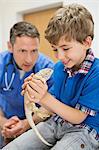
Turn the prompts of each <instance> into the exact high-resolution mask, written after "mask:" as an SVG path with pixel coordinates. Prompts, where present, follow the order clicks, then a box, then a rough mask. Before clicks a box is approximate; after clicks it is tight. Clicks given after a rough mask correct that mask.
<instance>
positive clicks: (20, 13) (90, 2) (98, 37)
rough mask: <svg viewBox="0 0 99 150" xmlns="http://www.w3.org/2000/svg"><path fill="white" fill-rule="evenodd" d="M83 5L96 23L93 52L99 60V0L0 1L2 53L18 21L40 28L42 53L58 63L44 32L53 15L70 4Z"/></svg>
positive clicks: (0, 44)
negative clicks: (11, 30)
mask: <svg viewBox="0 0 99 150" xmlns="http://www.w3.org/2000/svg"><path fill="white" fill-rule="evenodd" d="M75 2H76V3H79V4H83V5H84V6H85V7H86V8H88V9H89V11H90V12H91V13H92V16H93V19H94V22H95V37H94V40H93V45H92V48H93V51H94V53H95V56H96V57H98V58H99V46H98V42H99V19H98V18H99V1H98V0H0V51H2V50H6V49H7V41H8V40H9V30H10V28H11V27H12V26H13V24H14V23H16V22H18V21H23V20H25V21H28V22H31V23H32V24H34V25H36V27H37V28H38V30H39V32H40V35H41V39H40V51H41V52H43V53H45V54H46V55H48V56H49V57H51V58H52V59H53V60H54V61H56V59H55V57H54V55H53V51H52V49H51V47H50V44H49V43H48V42H47V41H46V40H45V39H44V30H45V28H46V26H47V24H48V21H49V19H50V18H51V16H52V15H53V13H54V12H55V11H56V10H57V9H58V8H61V7H63V6H65V5H66V4H68V3H75Z"/></svg>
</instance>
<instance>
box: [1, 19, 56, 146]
mask: <svg viewBox="0 0 99 150" xmlns="http://www.w3.org/2000/svg"><path fill="white" fill-rule="evenodd" d="M39 42H40V34H39V32H38V30H37V28H36V27H35V26H34V25H32V24H30V23H27V22H18V23H16V24H15V25H14V26H13V27H12V28H11V30H10V41H9V42H8V49H9V51H5V52H2V53H0V68H1V69H0V133H1V136H0V148H2V146H3V145H5V144H6V143H8V141H9V139H11V140H12V139H13V138H15V137H16V136H19V135H20V134H22V133H23V132H25V131H26V130H28V129H29V128H30V126H29V124H28V121H27V119H26V117H25V111H24V97H23V96H21V90H22V88H21V86H22V84H23V82H24V79H25V78H26V77H28V76H29V75H30V74H31V73H34V74H35V73H36V72H38V71H39V70H41V69H43V68H53V67H54V63H53V62H52V61H51V60H50V59H49V58H47V57H45V56H44V55H43V54H41V53H39V52H38V49H39ZM47 83H48V87H49V88H50V87H51V86H52V83H53V81H52V78H51V79H50V80H49V81H48V82H47ZM40 109H42V108H40ZM33 119H34V121H35V123H36V124H37V123H38V122H39V121H40V118H38V117H37V116H35V115H34V116H33ZM4 141H6V142H4Z"/></svg>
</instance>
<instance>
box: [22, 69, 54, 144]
mask: <svg viewBox="0 0 99 150" xmlns="http://www.w3.org/2000/svg"><path fill="white" fill-rule="evenodd" d="M52 73H53V70H52V69H50V68H46V69H42V70H40V71H39V72H38V73H36V74H35V75H34V76H35V77H37V78H39V79H40V80H42V79H43V82H46V81H47V80H48V79H49V78H50V77H51V75H52ZM26 101H29V100H28V93H27V91H26V92H25V94H24V105H25V114H26V118H27V120H28V122H29V124H30V126H31V128H32V129H33V130H34V131H35V133H36V134H37V136H38V137H39V138H40V139H41V141H42V142H43V143H44V144H46V145H48V146H52V144H50V143H48V142H47V141H46V140H45V139H44V138H43V137H42V136H41V134H40V133H39V131H38V130H37V128H36V126H35V123H34V121H33V119H32V113H34V114H36V115H37V116H39V117H40V118H42V119H46V118H48V117H50V113H49V112H48V111H47V110H46V113H45V112H43V111H42V110H40V109H39V108H38V107H36V105H35V103H33V102H32V103H28V104H27V103H26Z"/></svg>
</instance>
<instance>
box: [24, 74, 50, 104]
mask: <svg viewBox="0 0 99 150" xmlns="http://www.w3.org/2000/svg"><path fill="white" fill-rule="evenodd" d="M47 89H48V86H47V84H46V82H45V81H43V79H39V78H37V77H35V76H34V77H33V78H32V80H30V81H29V82H28V84H27V86H26V91H27V94H28V99H29V100H30V102H34V103H39V102H40V100H41V99H42V98H43V97H44V95H45V94H46V93H47Z"/></svg>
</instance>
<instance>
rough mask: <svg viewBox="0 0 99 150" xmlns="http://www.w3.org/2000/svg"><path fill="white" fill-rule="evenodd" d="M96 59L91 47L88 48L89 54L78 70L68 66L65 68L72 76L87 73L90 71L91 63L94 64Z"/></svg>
mask: <svg viewBox="0 0 99 150" xmlns="http://www.w3.org/2000/svg"><path fill="white" fill-rule="evenodd" d="M94 59H95V57H94V54H93V52H92V49H89V50H87V55H86V57H85V59H84V61H83V62H82V64H81V65H80V68H79V69H78V70H76V71H73V69H69V68H66V67H64V70H65V71H67V73H68V74H69V77H72V76H74V75H76V74H78V73H82V74H85V75H86V74H87V73H88V72H89V69H90V68H91V65H92V64H93V61H94Z"/></svg>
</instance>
